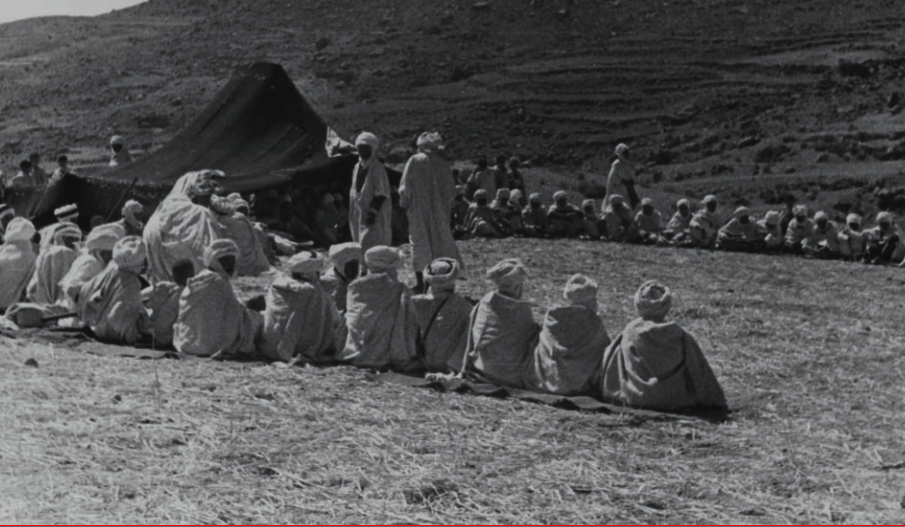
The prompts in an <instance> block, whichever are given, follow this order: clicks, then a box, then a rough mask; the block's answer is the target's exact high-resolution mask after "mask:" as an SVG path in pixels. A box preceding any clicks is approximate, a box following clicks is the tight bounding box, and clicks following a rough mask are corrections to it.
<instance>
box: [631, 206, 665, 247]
mask: <svg viewBox="0 0 905 527" xmlns="http://www.w3.org/2000/svg"><path fill="white" fill-rule="evenodd" d="M635 225H637V226H638V237H639V239H640V240H639V241H640V242H641V243H644V244H646V245H660V244H662V243H665V242H666V239H665V238H664V237H663V231H664V229H663V217H662V216H661V215H660V212H659V211H658V210H657V209H656V208H654V200H652V199H650V198H644V199H642V200H641V210H639V211H638V214H635Z"/></svg>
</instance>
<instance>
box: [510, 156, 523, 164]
mask: <svg viewBox="0 0 905 527" xmlns="http://www.w3.org/2000/svg"><path fill="white" fill-rule="evenodd" d="M521 164H522V160H521V159H519V158H518V156H512V157H510V158H509V166H512V165H515V166H519V165H521Z"/></svg>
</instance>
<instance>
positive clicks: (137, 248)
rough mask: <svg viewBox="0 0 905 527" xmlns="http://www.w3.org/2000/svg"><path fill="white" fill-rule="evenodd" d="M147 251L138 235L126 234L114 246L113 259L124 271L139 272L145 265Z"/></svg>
mask: <svg viewBox="0 0 905 527" xmlns="http://www.w3.org/2000/svg"><path fill="white" fill-rule="evenodd" d="M146 256H147V251H146V250H145V242H144V241H143V240H142V239H141V238H140V237H138V236H126V237H125V238H123V239H121V240H120V241H118V242H116V245H114V246H113V261H114V263H116V265H117V267H119V268H120V269H122V270H123V271H131V272H133V273H136V274H137V273H138V272H140V271H141V268H142V267H143V266H144V263H145V257H146Z"/></svg>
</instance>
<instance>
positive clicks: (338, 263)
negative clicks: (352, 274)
mask: <svg viewBox="0 0 905 527" xmlns="http://www.w3.org/2000/svg"><path fill="white" fill-rule="evenodd" d="M328 254H329V256H328V257H329V258H330V263H332V264H333V267H335V268H337V269H339V270H340V271H342V269H343V267H345V266H346V264H347V263H349V262H351V261H358V262H361V260H362V258H363V252H362V249H361V245H359V244H357V243H355V242H348V243H340V244H337V245H333V246H332V247H330V251H329V253H328Z"/></svg>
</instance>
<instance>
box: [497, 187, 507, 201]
mask: <svg viewBox="0 0 905 527" xmlns="http://www.w3.org/2000/svg"><path fill="white" fill-rule="evenodd" d="M509 196H510V194H509V189H508V188H500V189H497V191H496V199H497V201H499V202H500V203H502V202H504V201H509Z"/></svg>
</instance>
